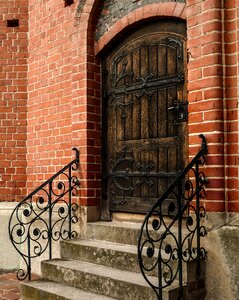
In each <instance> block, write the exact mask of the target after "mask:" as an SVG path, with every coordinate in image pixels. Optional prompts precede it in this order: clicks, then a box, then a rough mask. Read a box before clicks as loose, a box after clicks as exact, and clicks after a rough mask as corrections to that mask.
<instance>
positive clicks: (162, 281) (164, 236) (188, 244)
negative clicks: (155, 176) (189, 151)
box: [138, 134, 209, 300]
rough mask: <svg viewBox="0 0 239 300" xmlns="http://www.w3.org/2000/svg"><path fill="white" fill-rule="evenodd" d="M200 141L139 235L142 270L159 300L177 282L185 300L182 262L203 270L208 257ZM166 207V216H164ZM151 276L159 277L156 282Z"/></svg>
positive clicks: (205, 179) (203, 139)
mask: <svg viewBox="0 0 239 300" xmlns="http://www.w3.org/2000/svg"><path fill="white" fill-rule="evenodd" d="M199 137H200V138H201V139H202V143H201V148H200V150H199V151H198V153H197V154H196V155H195V157H194V158H193V159H192V161H191V162H190V163H189V164H188V165H187V166H186V167H185V168H184V169H183V170H182V171H181V172H180V173H179V174H178V176H177V177H176V178H175V179H174V181H173V182H172V183H171V184H170V185H169V187H168V188H167V190H166V191H165V192H164V193H163V195H162V196H161V197H160V198H159V199H158V201H157V202H156V203H155V204H154V205H153V207H152V208H151V209H150V211H149V212H148V213H147V215H146V217H145V219H144V222H143V224H142V227H141V230H140V234H139V240H138V262H139V267H140V270H141V272H142V275H143V276H144V278H145V280H146V281H147V282H148V284H149V285H150V286H151V287H152V288H153V290H154V291H155V293H156V296H157V299H160V300H161V299H163V289H164V288H166V287H168V286H170V285H172V283H173V282H175V279H178V288H179V296H178V299H183V270H182V269H183V261H184V262H186V261H191V260H196V261H197V262H198V267H199V268H200V260H201V258H203V257H205V256H206V250H205V249H204V248H203V247H201V244H200V238H201V237H203V236H205V235H206V229H205V227H204V226H203V225H201V222H200V221H201V219H202V218H204V217H205V215H206V211H205V208H204V207H203V206H201V205H200V198H204V196H205V189H204V186H205V184H207V183H208V182H209V181H208V180H207V178H206V176H205V174H204V172H202V171H200V169H199V166H200V165H204V163H205V154H207V143H206V139H205V137H204V135H202V134H200V135H199ZM165 207H166V211H167V215H165V213H163V209H164V211H165ZM192 213H194V217H193V216H192V215H193V214H192ZM176 223H177V224H176ZM175 224H176V225H177V232H175V226H174V227H173V225H175ZM183 226H184V228H183ZM183 233H184V234H185V235H183ZM149 275H153V276H157V277H158V279H157V282H155V281H154V279H152V278H153V277H151V276H149ZM154 278H155V277H154Z"/></svg>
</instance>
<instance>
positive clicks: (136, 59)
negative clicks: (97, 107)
mask: <svg viewBox="0 0 239 300" xmlns="http://www.w3.org/2000/svg"><path fill="white" fill-rule="evenodd" d="M132 72H133V73H134V76H133V83H135V82H136V80H137V77H138V76H140V49H139V48H136V49H135V50H134V51H133V53H132ZM132 101H133V109H132V134H131V136H132V139H133V140H137V139H140V132H141V124H140V100H139V99H138V98H137V97H136V92H135V93H133V94H132Z"/></svg>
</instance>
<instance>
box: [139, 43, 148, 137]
mask: <svg viewBox="0 0 239 300" xmlns="http://www.w3.org/2000/svg"><path fill="white" fill-rule="evenodd" d="M149 75H150V74H149V48H148V45H144V46H142V48H141V78H142V80H144V81H145V80H147V77H148V76H149ZM142 83H143V81H142ZM141 93H143V95H142V96H141V97H140V101H141V139H148V138H149V101H150V96H149V95H147V91H144V90H142V91H141Z"/></svg>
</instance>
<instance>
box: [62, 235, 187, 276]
mask: <svg viewBox="0 0 239 300" xmlns="http://www.w3.org/2000/svg"><path fill="white" fill-rule="evenodd" d="M161 255H162V257H163V258H164V259H165V260H168V255H167V254H164V253H162V254H161ZM164 256H165V257H164ZM61 257H62V258H66V259H73V260H81V261H85V262H90V263H95V264H98V265H103V266H108V267H112V268H117V269H120V270H126V271H131V272H140V268H139V265H138V255H137V246H135V245H125V244H119V243H111V242H107V241H98V240H72V241H62V242H61ZM144 257H145V260H144V261H145V262H147V267H148V268H150V266H153V265H155V263H156V261H157V258H158V252H157V251H156V252H155V255H154V257H152V258H150V259H149V258H147V257H146V255H145V256H144ZM177 264H178V262H177V261H172V262H171V263H170V264H169V265H170V266H171V267H172V269H173V270H175V269H176V268H177ZM184 269H185V268H184ZM184 269H183V270H184ZM156 272H157V268H155V269H154V271H153V272H152V273H151V275H154V276H156V275H157V273H156ZM183 278H184V280H186V274H185V272H184V275H183Z"/></svg>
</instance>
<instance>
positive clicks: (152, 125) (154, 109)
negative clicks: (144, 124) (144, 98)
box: [149, 90, 158, 138]
mask: <svg viewBox="0 0 239 300" xmlns="http://www.w3.org/2000/svg"><path fill="white" fill-rule="evenodd" d="M157 136H158V90H155V91H154V92H153V94H152V96H151V97H150V100H149V138H157Z"/></svg>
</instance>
